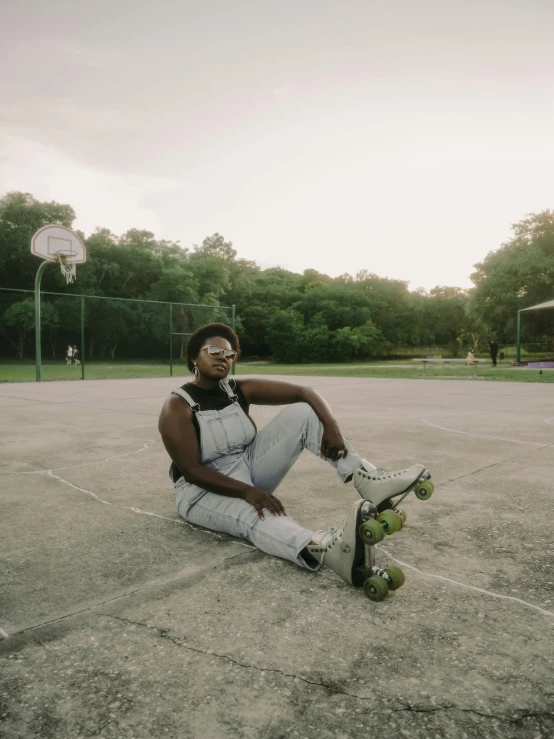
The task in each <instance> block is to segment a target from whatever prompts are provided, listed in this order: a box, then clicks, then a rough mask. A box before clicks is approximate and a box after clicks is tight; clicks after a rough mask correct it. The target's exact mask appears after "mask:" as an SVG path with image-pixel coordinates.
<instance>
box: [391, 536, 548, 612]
mask: <svg viewBox="0 0 554 739" xmlns="http://www.w3.org/2000/svg"><path fill="white" fill-rule="evenodd" d="M379 551H380V552H384V553H385V554H386V555H387V556H388V557H390V558H391V559H392V560H393V561H394V562H398V564H399V565H402V567H408V569H410V570H413V571H414V572H418V573H419V574H420V575H423V576H424V577H432V578H434V579H435V580H442V581H443V582H449V583H451V584H452V585H458V587H461V588H466V589H467V590H475V592H477V593H482V594H483V595H489V596H490V597H491V598H499V599H501V600H512V601H515V602H516V603H520V604H521V605H523V606H527V608H533V610H535V611H538V612H539V613H542V614H543V616H552V617H554V611H547V610H546V609H545V608H541V607H540V606H536V605H534V604H533V603H528V602H527V601H526V600H522V599H521V598H516V597H514V596H513V595H502V594H501V593H494V592H492V590H485V588H477V587H475V585H466V584H465V583H463V582H458V580H452V579H451V578H450V577H444V576H443V575H433V574H432V573H431V572H423V570H418V568H417V567H414V566H413V565H409V564H408V563H407V562H402V560H400V559H396V557H393V556H392V554H391V553H390V552H388V551H387V550H386V549H383V548H382V547H380V548H379Z"/></svg>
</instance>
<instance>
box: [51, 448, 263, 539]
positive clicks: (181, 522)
mask: <svg viewBox="0 0 554 739" xmlns="http://www.w3.org/2000/svg"><path fill="white" fill-rule="evenodd" d="M112 459H113V457H112ZM48 474H49V475H50V477H53V478H54V479H55V480H59V481H60V482H63V483H64V484H65V485H69V487H70V488H73V489H74V490H78V491H79V492H81V493H85V494H86V495H90V496H92V497H93V498H94V499H95V500H97V501H98V502H99V503H104V505H109V506H112V507H113V508H119V509H121V510H123V511H132V512H133V513H138V514H140V515H141V516H152V518H161V519H163V520H164V521H171V523H176V524H178V525H179V526H188V527H189V528H190V529H194V530H195V531H201V532H202V533H204V534H209V535H210V536H214V537H215V538H216V539H223V538H224V537H223V536H221V535H220V534H218V533H217V532H215V531H207V530H204V529H200V528H198V527H197V526H193V525H192V524H190V523H188V521H185V520H183V519H181V518H170V517H169V516H162V515H160V514H159V513H152V512H151V511H143V510H142V509H141V508H136V507H135V506H126V505H118V504H117V503H110V501H109V500H104V499H103V498H101V497H100V496H99V495H96V493H93V492H92V491H91V490H86V489H85V488H80V487H79V486H78V485H74V484H73V483H72V482H69V481H68V480H64V479H63V477H60V476H59V475H54V474H53V470H48ZM237 544H239V546H243V547H247V548H248V549H255V548H256V547H254V546H252V545H250V544H243V543H242V542H240V541H237Z"/></svg>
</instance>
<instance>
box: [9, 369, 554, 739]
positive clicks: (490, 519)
mask: <svg viewBox="0 0 554 739" xmlns="http://www.w3.org/2000/svg"><path fill="white" fill-rule="evenodd" d="M278 379H283V378H278ZM285 379H288V380H289V381H292V382H294V381H295V378H292V377H291V378H285ZM298 381H299V382H301V383H309V382H310V378H305V377H304V378H298ZM181 382H182V380H179V379H175V378H174V379H170V378H168V379H144V380H111V381H110V380H104V381H87V382H84V383H79V382H73V383H69V382H65V383H64V382H51V383H42V384H30V383H29V384H6V385H2V386H0V413H1V417H2V423H1V427H0V450H1V452H0V510H1V516H0V527H1V530H0V552H1V570H0V578H1V582H2V588H1V592H2V595H1V602H0V627H1V629H2V631H1V632H0V634H1V635H2V639H1V640H0V735H1V736H3V737H5V738H7V739H13V738H15V737H18V738H19V737H21V738H25V739H26V738H27V737H40V738H41V739H49V738H52V739H53V738H55V739H65V738H70V739H78V738H80V737H83V738H84V737H97V738H98V739H100V737H103V738H104V739H112V738H116V739H130V738H131V737H135V738H136V739H142V738H143V737H155V738H156V739H158V738H159V737H176V738H179V739H180V738H181V737H183V738H188V737H249V738H250V737H252V738H253V739H255V738H257V737H261V738H264V739H265V738H266V737H267V738H271V739H277V738H280V737H298V738H300V739H301V738H303V737H306V738H309V739H312V738H313V739H315V737H317V739H323V738H327V737H360V736H368V737H380V738H383V739H389V738H391V739H392V738H393V737H394V738H395V739H396V737H409V738H411V737H414V738H416V739H419V738H421V739H429V738H430V737H437V738H440V739H443V738H444V737H446V738H449V737H470V738H471V737H487V738H488V737H493V738H496V737H498V738H499V739H510V738H511V737H529V738H533V739H535V738H536V739H539V738H542V737H553V736H554V669H553V668H554V661H553V657H554V629H553V626H554V567H553V566H554V535H553V531H554V506H553V499H554V474H553V468H554V465H553V463H554V403H553V396H552V388H551V387H550V386H541V385H538V384H537V385H535V384H529V385H527V384H519V383H518V384H516V383H514V384H510V383H491V382H482V381H478V380H477V381H465V382H464V381H449V380H396V379H393V380H390V379H345V378H313V385H314V386H315V387H316V388H317V389H318V390H319V391H320V392H321V393H322V394H323V395H324V397H325V398H326V399H327V400H328V402H329V403H330V404H331V406H332V407H333V409H334V411H335V414H336V417H337V419H338V420H339V422H340V424H341V428H342V430H343V433H344V434H345V436H347V437H348V438H349V439H350V440H351V442H352V443H353V444H354V446H355V447H356V448H357V449H358V450H359V451H361V452H363V456H367V458H369V459H370V460H372V461H373V462H375V463H378V464H380V465H383V466H390V467H394V468H398V467H402V466H405V465H407V464H410V463H412V462H414V461H419V462H423V463H424V464H426V465H427V466H428V467H429V468H430V469H431V471H432V473H433V478H434V481H435V484H436V490H435V493H434V495H433V497H432V498H431V500H429V501H428V502H421V501H418V500H416V499H415V497H414V496H411V497H410V499H409V501H406V503H405V506H404V507H405V509H406V511H407V514H408V521H407V525H406V527H405V528H404V529H402V531H400V532H398V533H396V534H394V535H393V536H391V537H387V538H386V541H384V542H383V543H382V544H380V545H379V556H378V561H379V563H380V564H381V565H382V566H386V565H387V564H390V563H391V562H393V561H396V562H397V563H400V564H401V566H402V568H403V569H404V572H405V574H406V583H405V585H404V587H403V588H401V589H400V590H398V591H396V592H395V593H392V594H391V595H390V596H389V597H388V598H387V599H386V600H385V601H383V602H382V603H372V602H371V601H369V600H368V599H367V598H366V597H365V596H364V593H363V590H361V589H356V588H352V587H350V586H348V585H347V584H346V583H344V582H343V581H342V580H340V579H339V578H338V577H337V576H336V575H335V574H334V573H333V572H331V571H329V570H322V571H321V572H320V573H318V574H312V573H310V572H308V571H305V570H301V569H300V568H298V567H296V566H295V565H293V564H291V563H289V562H285V561H282V560H278V559H275V558H272V557H269V556H266V555H264V554H263V553H261V552H259V551H257V550H255V549H253V548H251V546H250V545H249V544H247V543H246V542H244V541H240V540H236V539H232V538H230V537H227V536H224V535H217V534H213V533H211V532H207V531H204V530H201V529H198V528H194V527H191V526H190V525H188V524H186V523H185V522H184V521H182V519H180V518H179V517H178V515H177V513H176V511H175V509H174V507H173V497H172V489H171V485H170V483H169V481H168V478H167V469H168V459H167V456H166V452H165V450H164V448H163V445H162V443H161V441H160V438H159V435H158V431H157V418H158V413H159V410H160V407H161V405H162V402H163V400H164V398H165V396H166V395H167V393H168V392H169V391H170V390H171V389H172V388H173V387H175V386H177V385H178V384H180V383H181ZM278 410H279V409H277V408H270V407H255V408H253V415H254V417H255V419H256V421H257V422H258V425H261V424H263V423H265V422H267V421H268V420H269V419H270V418H271V417H272V416H273V415H274V414H276V413H277V412H278ZM278 494H279V496H280V498H281V499H282V500H283V502H284V503H285V505H286V506H287V510H288V513H289V514H290V515H292V516H293V517H294V518H296V519H297V520H298V521H299V522H300V523H302V524H303V525H305V526H306V527H308V528H314V529H316V528H326V527H328V526H330V525H341V524H342V523H343V521H344V518H345V516H346V512H347V509H348V507H349V503H350V502H351V501H352V500H354V499H356V497H357V494H356V492H355V491H354V489H353V488H352V486H342V485H341V484H340V483H339V482H338V479H337V478H336V477H335V475H334V473H333V471H332V470H331V468H330V467H329V466H328V465H327V464H326V463H325V462H323V461H322V460H319V459H317V458H315V457H313V456H312V455H309V454H308V453H307V452H305V453H304V454H303V455H302V456H301V457H300V459H299V461H298V462H297V464H296V465H295V467H294V468H293V469H292V471H291V473H290V474H289V476H288V477H287V478H286V479H285V481H284V482H283V484H282V485H281V487H280V488H279V491H278Z"/></svg>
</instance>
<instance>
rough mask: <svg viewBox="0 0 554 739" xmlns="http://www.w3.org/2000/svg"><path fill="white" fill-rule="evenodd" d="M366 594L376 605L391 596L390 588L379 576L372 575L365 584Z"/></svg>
mask: <svg viewBox="0 0 554 739" xmlns="http://www.w3.org/2000/svg"><path fill="white" fill-rule="evenodd" d="M364 592H365V594H366V595H367V597H368V598H369V600H372V601H373V602H374V603H379V601H381V600H384V599H385V598H386V597H387V595H388V594H389V586H388V585H387V583H386V582H385V580H384V579H383V578H382V577H379V575H372V576H371V577H368V578H367V580H366V581H365V582H364Z"/></svg>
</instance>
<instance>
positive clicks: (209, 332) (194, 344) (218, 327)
mask: <svg viewBox="0 0 554 739" xmlns="http://www.w3.org/2000/svg"><path fill="white" fill-rule="evenodd" d="M210 336H221V337H223V338H224V339H227V341H228V342H229V344H231V346H232V347H233V349H234V350H235V351H236V353H237V357H238V355H239V354H240V343H239V337H238V336H237V335H236V333H235V332H234V331H233V329H232V328H231V327H230V326H227V324H225V323H207V324H206V325H205V326H201V327H200V328H197V329H196V331H195V332H194V333H193V334H191V336H190V338H189V340H188V344H187V367H188V368H189V370H190V371H191V372H192V371H193V369H194V362H193V361H192V360H193V359H195V358H196V357H197V356H198V353H199V351H200V349H201V348H202V344H203V343H204V342H205V341H206V339H208V338H209V337H210Z"/></svg>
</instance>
